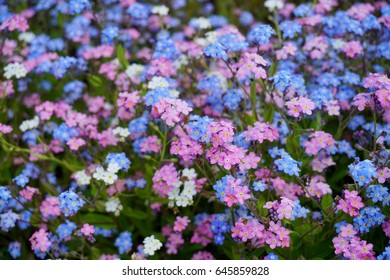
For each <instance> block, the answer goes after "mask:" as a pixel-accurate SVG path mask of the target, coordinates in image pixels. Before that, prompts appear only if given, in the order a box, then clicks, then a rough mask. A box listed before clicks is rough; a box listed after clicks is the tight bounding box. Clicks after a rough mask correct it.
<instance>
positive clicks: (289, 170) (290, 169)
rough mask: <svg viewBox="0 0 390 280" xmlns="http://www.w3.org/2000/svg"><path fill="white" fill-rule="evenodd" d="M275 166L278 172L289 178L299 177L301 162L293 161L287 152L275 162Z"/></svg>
mask: <svg viewBox="0 0 390 280" xmlns="http://www.w3.org/2000/svg"><path fill="white" fill-rule="evenodd" d="M275 165H276V166H277V167H278V170H279V171H283V172H284V173H286V174H288V175H290V176H292V175H295V176H299V172H301V169H300V166H301V162H299V161H296V160H294V159H293V158H292V157H291V156H290V155H289V154H288V153H287V152H286V153H284V154H283V155H282V157H281V158H280V159H277V160H275Z"/></svg>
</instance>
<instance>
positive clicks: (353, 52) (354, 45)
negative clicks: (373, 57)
mask: <svg viewBox="0 0 390 280" xmlns="http://www.w3.org/2000/svg"><path fill="white" fill-rule="evenodd" d="M341 50H342V51H343V52H345V54H346V56H347V57H350V58H354V57H356V56H357V55H358V54H361V53H362V52H363V47H362V45H361V44H360V42H359V41H352V42H349V43H346V44H345V45H344V46H343V47H342V48H341Z"/></svg>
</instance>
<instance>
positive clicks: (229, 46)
mask: <svg viewBox="0 0 390 280" xmlns="http://www.w3.org/2000/svg"><path fill="white" fill-rule="evenodd" d="M218 42H219V43H220V44H221V45H222V46H223V47H224V48H225V50H226V51H228V52H237V51H242V50H245V49H247V48H248V43H247V42H245V41H244V40H241V39H240V37H238V35H236V34H233V33H229V34H225V35H222V36H221V37H219V38H218Z"/></svg>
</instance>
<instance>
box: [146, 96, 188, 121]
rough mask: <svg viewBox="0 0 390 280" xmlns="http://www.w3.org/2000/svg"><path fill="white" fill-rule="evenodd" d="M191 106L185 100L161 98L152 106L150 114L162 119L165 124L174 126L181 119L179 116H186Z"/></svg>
mask: <svg viewBox="0 0 390 280" xmlns="http://www.w3.org/2000/svg"><path fill="white" fill-rule="evenodd" d="M191 111H192V108H191V107H189V106H188V104H187V102H185V101H182V100H179V99H169V98H161V99H160V100H159V101H158V102H157V103H156V104H155V105H154V106H153V110H152V115H153V117H155V118H161V119H163V120H164V121H165V122H166V124H167V125H169V126H174V125H175V124H176V123H178V122H180V121H181V118H182V117H184V116H187V115H188V114H189V112H191Z"/></svg>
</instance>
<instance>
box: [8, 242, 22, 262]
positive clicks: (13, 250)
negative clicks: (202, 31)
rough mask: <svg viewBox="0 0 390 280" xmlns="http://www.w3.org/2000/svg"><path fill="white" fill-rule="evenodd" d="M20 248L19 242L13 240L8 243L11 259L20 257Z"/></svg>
mask: <svg viewBox="0 0 390 280" xmlns="http://www.w3.org/2000/svg"><path fill="white" fill-rule="evenodd" d="M20 248H21V244H20V242H17V241H15V242H10V243H9V245H8V252H9V254H10V255H11V257H12V258H13V259H17V258H19V257H20Z"/></svg>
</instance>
